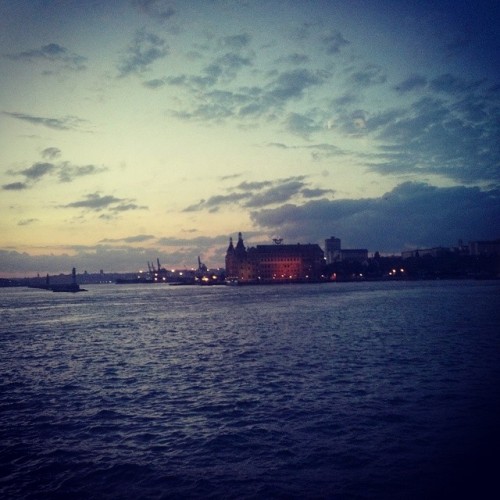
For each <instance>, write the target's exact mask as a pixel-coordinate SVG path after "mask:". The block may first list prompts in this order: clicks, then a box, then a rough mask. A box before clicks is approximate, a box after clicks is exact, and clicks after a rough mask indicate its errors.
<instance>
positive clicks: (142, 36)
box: [118, 29, 169, 77]
mask: <svg viewBox="0 0 500 500" xmlns="http://www.w3.org/2000/svg"><path fill="white" fill-rule="evenodd" d="M168 52H169V49H168V45H167V42H166V41H165V40H164V39H163V38H161V37H160V36H158V35H155V34H154V33H150V32H147V31H146V30H144V29H142V30H139V31H137V32H136V34H135V36H134V39H133V40H132V42H131V43H130V45H129V47H128V48H127V50H126V51H125V53H124V55H123V57H122V59H121V61H120V62H119V64H118V72H119V76H120V77H125V76H128V75H130V74H141V73H144V72H145V71H147V70H148V69H149V68H150V66H151V65H152V64H153V63H154V62H155V61H157V60H158V59H163V58H164V57H166V56H167V55H168Z"/></svg>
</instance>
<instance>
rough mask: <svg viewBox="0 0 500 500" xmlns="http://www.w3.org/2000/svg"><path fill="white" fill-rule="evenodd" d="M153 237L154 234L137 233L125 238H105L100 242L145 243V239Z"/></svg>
mask: <svg viewBox="0 0 500 500" xmlns="http://www.w3.org/2000/svg"><path fill="white" fill-rule="evenodd" d="M152 239H154V236H153V235H152V234H137V235H135V236H125V237H123V238H115V239H110V238H105V239H103V240H101V241H100V242H99V243H120V242H124V243H143V242H144V241H150V240H152Z"/></svg>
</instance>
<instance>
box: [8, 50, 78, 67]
mask: <svg viewBox="0 0 500 500" xmlns="http://www.w3.org/2000/svg"><path fill="white" fill-rule="evenodd" d="M4 57H6V58H7V59H10V60H12V61H27V62H49V63H51V64H59V65H61V66H62V67H63V68H64V69H68V70H73V71H81V70H83V69H85V68H86V66H85V62H86V61H87V58H86V57H83V56H80V55H78V54H75V53H74V52H70V51H69V50H68V49H66V48H65V47H63V46H61V45H59V44H57V43H49V44H47V45H43V46H42V47H40V48H39V49H31V50H27V51H23V52H16V53H12V54H5V55H4Z"/></svg>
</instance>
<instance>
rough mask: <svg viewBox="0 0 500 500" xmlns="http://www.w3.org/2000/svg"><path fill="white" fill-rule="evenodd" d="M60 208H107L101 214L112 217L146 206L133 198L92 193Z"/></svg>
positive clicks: (144, 208) (96, 210)
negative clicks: (104, 212) (105, 211)
mask: <svg viewBox="0 0 500 500" xmlns="http://www.w3.org/2000/svg"><path fill="white" fill-rule="evenodd" d="M60 206H61V208H83V209H87V210H91V211H95V212H101V211H103V210H107V211H108V212H107V213H106V214H103V215H102V217H103V218H110V219H111V218H113V213H114V214H116V213H118V212H126V211H129V210H146V209H147V207H146V206H143V205H142V206H141V205H137V204H136V203H135V202H134V200H127V199H124V198H116V197H115V196H112V195H104V196H101V195H100V194H99V193H92V194H88V195H86V196H85V198H84V199H82V200H78V201H74V202H72V203H68V204H66V205H60Z"/></svg>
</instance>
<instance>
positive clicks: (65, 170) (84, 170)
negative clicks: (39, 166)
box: [58, 162, 108, 182]
mask: <svg viewBox="0 0 500 500" xmlns="http://www.w3.org/2000/svg"><path fill="white" fill-rule="evenodd" d="M106 170H108V169H107V168H106V167H102V166H96V165H71V164H70V163H69V162H64V163H62V164H61V165H60V166H59V167H58V176H59V181H60V182H73V181H74V180H75V179H76V178H77V177H85V176H87V175H95V174H100V173H101V172H105V171H106Z"/></svg>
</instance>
